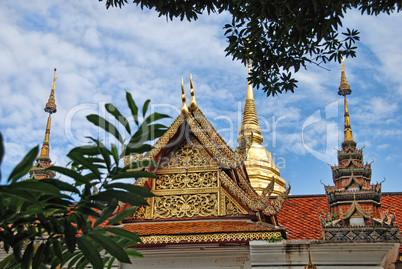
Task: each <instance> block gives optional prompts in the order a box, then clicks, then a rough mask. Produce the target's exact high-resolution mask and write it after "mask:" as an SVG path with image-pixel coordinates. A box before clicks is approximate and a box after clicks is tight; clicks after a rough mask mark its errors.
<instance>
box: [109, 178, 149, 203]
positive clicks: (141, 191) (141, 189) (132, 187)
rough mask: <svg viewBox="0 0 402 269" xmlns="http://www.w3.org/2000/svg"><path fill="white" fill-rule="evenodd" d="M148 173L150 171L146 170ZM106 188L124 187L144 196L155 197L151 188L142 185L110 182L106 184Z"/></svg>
mask: <svg viewBox="0 0 402 269" xmlns="http://www.w3.org/2000/svg"><path fill="white" fill-rule="evenodd" d="M146 173H148V172H146ZM106 189H123V190H126V191H128V192H131V193H135V194H137V195H141V196H143V197H153V196H154V194H153V193H152V192H151V191H150V190H148V189H146V188H144V187H142V186H137V185H133V184H127V183H121V182H117V183H111V184H108V185H107V186H106Z"/></svg>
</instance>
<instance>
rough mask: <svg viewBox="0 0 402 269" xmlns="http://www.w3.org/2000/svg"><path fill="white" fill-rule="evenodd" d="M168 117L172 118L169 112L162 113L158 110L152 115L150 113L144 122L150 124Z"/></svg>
mask: <svg viewBox="0 0 402 269" xmlns="http://www.w3.org/2000/svg"><path fill="white" fill-rule="evenodd" d="M166 118H171V117H170V116H169V115H167V114H161V113H158V112H155V113H152V114H151V115H149V116H148V117H147V118H146V119H145V120H144V122H146V123H148V124H150V123H151V122H154V121H157V120H160V119H166Z"/></svg>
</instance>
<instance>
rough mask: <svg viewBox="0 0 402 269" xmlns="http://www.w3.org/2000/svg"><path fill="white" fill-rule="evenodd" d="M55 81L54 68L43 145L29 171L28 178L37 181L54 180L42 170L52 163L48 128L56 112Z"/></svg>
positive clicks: (46, 171) (46, 107)
mask: <svg viewBox="0 0 402 269" xmlns="http://www.w3.org/2000/svg"><path fill="white" fill-rule="evenodd" d="M56 80H57V77H56V68H55V69H54V75H53V82H52V88H51V91H50V96H49V100H48V101H47V103H46V106H45V112H47V113H49V116H48V118H47V124H46V132H45V138H44V139H43V144H42V148H41V150H40V154H39V157H38V158H36V164H35V165H34V167H32V169H31V170H30V171H29V175H30V178H37V179H43V178H54V177H55V175H56V174H55V173H54V172H53V171H48V170H44V169H45V168H48V167H49V166H50V163H51V162H52V161H51V160H50V158H49V136H50V126H51V121H52V119H51V115H52V114H53V113H56V111H57V109H56V101H55V98H54V90H55V88H56V86H55V82H56Z"/></svg>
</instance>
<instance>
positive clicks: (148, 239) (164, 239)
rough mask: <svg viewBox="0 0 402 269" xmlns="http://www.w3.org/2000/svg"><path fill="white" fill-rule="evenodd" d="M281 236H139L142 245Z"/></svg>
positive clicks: (257, 234) (239, 234)
mask: <svg viewBox="0 0 402 269" xmlns="http://www.w3.org/2000/svg"><path fill="white" fill-rule="evenodd" d="M280 236H282V235H281V233H280V232H243V233H210V234H184V235H182V234H180V235H151V236H140V238H141V241H142V243H143V244H169V243H180V242H183V241H184V242H188V243H203V242H214V241H245V240H248V241H249V240H266V239H270V238H272V237H280Z"/></svg>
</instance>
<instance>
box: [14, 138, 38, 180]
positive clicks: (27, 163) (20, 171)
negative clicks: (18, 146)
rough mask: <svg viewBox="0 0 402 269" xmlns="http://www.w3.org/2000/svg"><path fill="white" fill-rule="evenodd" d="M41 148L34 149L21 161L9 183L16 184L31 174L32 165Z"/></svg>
mask: <svg viewBox="0 0 402 269" xmlns="http://www.w3.org/2000/svg"><path fill="white" fill-rule="evenodd" d="M38 152H39V147H38V146H36V147H34V148H32V149H31V150H30V151H29V152H28V154H27V155H25V157H24V158H23V159H22V160H21V162H20V163H19V164H17V166H16V167H15V168H14V170H13V171H12V172H11V174H10V176H9V177H8V180H7V181H8V182H10V181H12V182H15V181H17V180H18V179H19V178H21V177H22V176H23V175H25V174H26V173H28V172H29V170H30V169H31V167H32V163H33V162H34V161H35V159H36V157H37V156H38Z"/></svg>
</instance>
